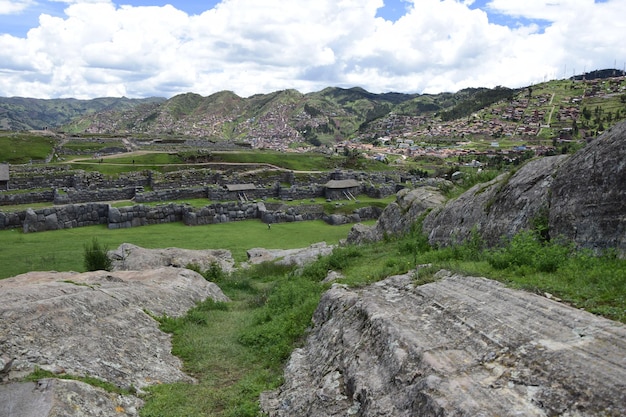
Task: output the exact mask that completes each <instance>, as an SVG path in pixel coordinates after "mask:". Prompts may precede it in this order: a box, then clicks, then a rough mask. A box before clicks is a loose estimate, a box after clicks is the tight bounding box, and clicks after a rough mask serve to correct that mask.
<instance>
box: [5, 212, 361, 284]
mask: <svg viewBox="0 0 626 417" xmlns="http://www.w3.org/2000/svg"><path fill="white" fill-rule="evenodd" d="M351 227H352V225H341V226H329V225H327V224H326V223H324V222H323V221H311V222H297V223H279V224H275V225H273V226H272V229H271V230H269V231H268V229H267V226H266V225H265V224H264V223H261V222H260V221H257V220H248V221H243V222H233V223H221V224H213V225H206V226H185V225H184V224H183V223H168V224H163V225H153V226H143V227H135V228H130V229H120V230H109V229H107V228H106V226H90V227H79V228H75V229H64V230H55V231H48V232H39V233H27V234H24V233H22V232H21V231H20V230H18V229H11V230H3V231H0V265H2V268H0V278H7V277H10V276H13V275H17V274H21V273H24V272H28V271H33V270H57V271H70V270H71V271H79V272H81V271H84V270H85V269H84V266H83V252H84V246H85V245H86V244H88V243H90V242H91V240H92V238H93V237H96V238H97V239H98V241H99V242H100V243H101V244H103V245H106V246H108V248H109V249H115V248H117V247H118V246H119V245H120V244H121V243H124V242H127V243H132V244H135V245H138V246H142V247H146V248H167V247H179V248H185V249H229V250H231V251H232V254H233V257H234V258H235V260H236V261H238V262H241V261H245V260H246V250H248V249H251V248H255V247H263V248H267V249H290V248H299V247H305V246H308V245H310V244H312V243H316V242H321V241H325V242H327V243H329V244H336V243H338V242H339V240H340V239H344V238H345V237H346V236H347V234H348V231H349V230H350V228H351Z"/></svg>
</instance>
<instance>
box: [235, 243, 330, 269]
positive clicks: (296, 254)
mask: <svg viewBox="0 0 626 417" xmlns="http://www.w3.org/2000/svg"><path fill="white" fill-rule="evenodd" d="M334 249H335V246H334V245H328V244H327V243H326V242H319V243H314V244H312V245H311V246H308V247H306V248H297V249H264V248H252V249H249V250H248V251H247V255H248V263H250V264H253V265H254V264H259V263H262V262H275V263H277V264H279V265H296V266H303V265H305V264H307V263H310V262H313V261H315V260H317V259H318V258H319V257H320V256H326V255H330V254H331V253H332V251H333V250H334Z"/></svg>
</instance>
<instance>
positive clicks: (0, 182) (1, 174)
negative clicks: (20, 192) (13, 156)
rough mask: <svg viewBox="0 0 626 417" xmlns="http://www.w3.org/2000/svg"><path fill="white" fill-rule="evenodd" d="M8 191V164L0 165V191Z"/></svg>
mask: <svg viewBox="0 0 626 417" xmlns="http://www.w3.org/2000/svg"><path fill="white" fill-rule="evenodd" d="M8 189H9V164H0V190H8Z"/></svg>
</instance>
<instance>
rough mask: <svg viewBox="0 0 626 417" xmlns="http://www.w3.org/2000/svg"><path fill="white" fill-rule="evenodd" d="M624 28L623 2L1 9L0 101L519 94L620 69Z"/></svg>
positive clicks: (98, 0) (23, 3)
mask: <svg viewBox="0 0 626 417" xmlns="http://www.w3.org/2000/svg"><path fill="white" fill-rule="evenodd" d="M146 6H153V7H146ZM622 16H626V1H624V0H602V1H599V0H524V1H520V0H393V1H391V0H342V1H341V2H339V1H337V0H315V1H311V0H289V1H288V2H287V1H284V0H263V1H260V0H221V1H216V0H212V1H170V2H168V1H156V0H152V1H151V0H141V1H135V0H126V1H118V0H55V1H46V0H0V96H29V97H43V98H47V97H77V98H89V97H98V96H105V95H109V96H121V95H125V96H130V97H146V96H151V95H158V96H165V97H170V96H172V95H175V94H178V93H183V92H187V91H193V92H197V93H199V94H203V95H208V94H211V93H213V92H216V91H220V90H226V89H227V90H232V91H234V92H236V93H237V94H239V95H242V96H246V95H251V94H255V93H265V92H271V91H275V90H278V89H284V88H295V89H298V90H300V91H302V92H308V91H314V90H320V89H323V88H325V87H327V86H339V87H352V86H360V87H363V88H365V89H367V90H369V91H373V92H386V91H400V92H411V93H412V92H418V93H436V92H441V91H456V90H458V89H461V88H466V87H478V86H485V87H491V86H496V85H504V86H509V87H519V86H525V85H529V84H532V83H535V82H539V81H542V80H545V79H553V78H562V77H565V76H571V75H572V74H571V73H570V71H574V70H575V68H578V69H579V71H578V72H581V71H582V69H583V68H585V69H587V70H592V69H601V68H608V67H612V66H614V65H615V63H617V66H618V67H619V68H622V66H623V65H624V61H625V60H626V46H624V45H625V44H626V43H625V42H620V39H622V38H623V35H624V34H625V33H626V24H625V23H624V21H623V20H624V19H623V18H622Z"/></svg>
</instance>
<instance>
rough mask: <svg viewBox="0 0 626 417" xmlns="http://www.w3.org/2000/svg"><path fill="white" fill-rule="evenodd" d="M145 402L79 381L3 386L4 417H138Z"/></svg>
mask: <svg viewBox="0 0 626 417" xmlns="http://www.w3.org/2000/svg"><path fill="white" fill-rule="evenodd" d="M142 406H143V400H141V399H139V398H137V397H135V396H133V395H119V394H112V393H108V392H105V391H104V390H102V389H100V388H96V387H93V386H91V385H89V384H85V383H84V382H79V381H66V380H61V379H56V378H45V379H41V380H39V381H37V382H25V383H15V384H8V385H0V416H3V417H68V416H77V417H78V416H80V417H83V416H84V417H92V416H98V417H123V416H137V415H139V409H140V408H141V407H142Z"/></svg>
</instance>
